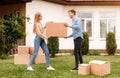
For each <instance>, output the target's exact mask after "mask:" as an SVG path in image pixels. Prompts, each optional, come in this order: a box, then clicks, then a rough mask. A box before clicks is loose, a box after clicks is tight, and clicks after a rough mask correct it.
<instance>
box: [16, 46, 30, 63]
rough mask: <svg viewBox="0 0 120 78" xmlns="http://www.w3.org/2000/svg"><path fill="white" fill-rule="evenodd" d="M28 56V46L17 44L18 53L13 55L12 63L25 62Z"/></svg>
mask: <svg viewBox="0 0 120 78" xmlns="http://www.w3.org/2000/svg"><path fill="white" fill-rule="evenodd" d="M29 58H30V54H29V47H27V46H18V54H15V55H14V64H27V63H28V61H29Z"/></svg>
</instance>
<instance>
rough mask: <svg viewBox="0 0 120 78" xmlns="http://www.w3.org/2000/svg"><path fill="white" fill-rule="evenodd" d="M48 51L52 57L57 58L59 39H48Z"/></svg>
mask: <svg viewBox="0 0 120 78" xmlns="http://www.w3.org/2000/svg"><path fill="white" fill-rule="evenodd" d="M48 49H49V51H50V54H51V57H55V54H56V53H58V51H59V39H58V38H57V37H52V38H49V39H48Z"/></svg>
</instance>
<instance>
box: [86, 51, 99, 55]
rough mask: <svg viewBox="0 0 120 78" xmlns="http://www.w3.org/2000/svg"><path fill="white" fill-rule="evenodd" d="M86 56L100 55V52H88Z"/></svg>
mask: <svg viewBox="0 0 120 78" xmlns="http://www.w3.org/2000/svg"><path fill="white" fill-rule="evenodd" d="M88 55H100V52H99V51H97V50H94V51H90V52H89V53H88Z"/></svg>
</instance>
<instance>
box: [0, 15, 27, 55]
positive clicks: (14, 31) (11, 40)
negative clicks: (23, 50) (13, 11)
mask: <svg viewBox="0 0 120 78" xmlns="http://www.w3.org/2000/svg"><path fill="white" fill-rule="evenodd" d="M25 19H27V18H26V17H24V16H21V17H18V16H16V15H12V16H11V15H6V16H5V17H4V19H0V50H1V52H2V53H0V54H1V55H4V56H5V55H7V52H8V51H10V49H12V48H14V47H15V46H16V44H17V40H18V39H20V38H22V37H25V32H24V21H25Z"/></svg>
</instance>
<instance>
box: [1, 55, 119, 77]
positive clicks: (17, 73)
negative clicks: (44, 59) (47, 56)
mask: <svg viewBox="0 0 120 78" xmlns="http://www.w3.org/2000/svg"><path fill="white" fill-rule="evenodd" d="M83 58H84V63H88V62H89V61H91V60H94V59H96V60H106V61H110V62H111V74H109V75H106V76H103V77H100V76H96V75H78V73H77V72H70V69H71V68H73V67H74V56H71V55H68V56H57V57H55V58H51V64H52V66H53V67H55V68H56V70H55V71H48V70H46V66H45V64H33V68H34V69H35V70H34V71H27V70H26V68H27V65H14V62H13V57H9V58H8V59H6V60H0V78H120V56H83Z"/></svg>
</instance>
